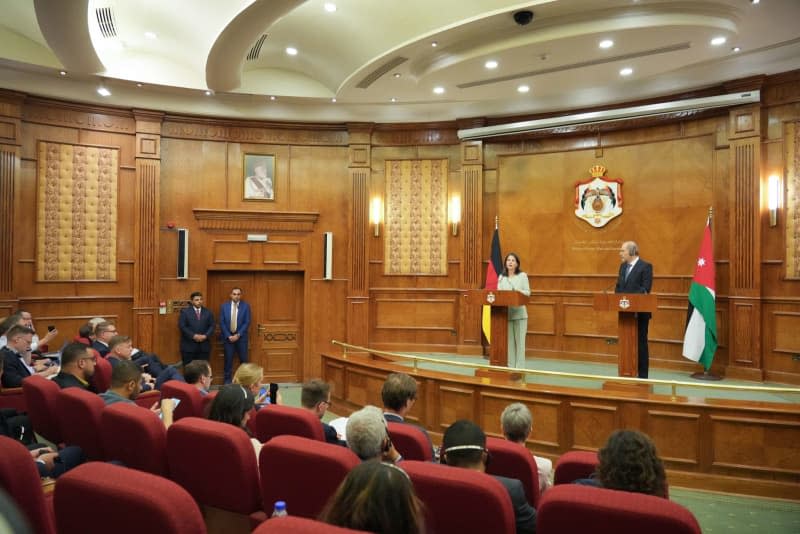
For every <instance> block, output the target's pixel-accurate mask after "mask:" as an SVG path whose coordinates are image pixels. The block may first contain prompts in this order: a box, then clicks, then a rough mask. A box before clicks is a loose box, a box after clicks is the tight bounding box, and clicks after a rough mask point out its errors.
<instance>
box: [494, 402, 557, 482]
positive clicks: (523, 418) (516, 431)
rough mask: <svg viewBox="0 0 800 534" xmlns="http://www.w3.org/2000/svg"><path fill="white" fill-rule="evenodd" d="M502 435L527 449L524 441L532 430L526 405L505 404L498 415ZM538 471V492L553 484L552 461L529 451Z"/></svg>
mask: <svg viewBox="0 0 800 534" xmlns="http://www.w3.org/2000/svg"><path fill="white" fill-rule="evenodd" d="M500 424H501V425H502V427H503V435H505V437H506V439H507V440H508V441H513V442H514V443H519V444H520V445H522V446H523V447H525V449H526V450H527V447H526V446H525V442H526V441H527V440H528V438H529V437H530V435H531V432H532V431H533V416H532V415H531V411H530V410H529V409H528V407H527V406H525V405H524V404H522V403H521V402H515V403H513V404H509V405H508V406H506V408H505V410H503V413H502V414H501V415H500ZM531 455H532V456H533V459H534V461H535V462H536V467H537V469H538V471H539V494H542V493H543V492H544V491H545V490H546V489H547V488H549V487H552V486H553V462H552V461H551V460H549V459H548V458H540V457H539V456H536V455H535V454H533V453H531Z"/></svg>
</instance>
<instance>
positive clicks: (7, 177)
mask: <svg viewBox="0 0 800 534" xmlns="http://www.w3.org/2000/svg"><path fill="white" fill-rule="evenodd" d="M18 154H19V150H18V149H17V148H16V147H12V146H7V145H0V228H3V229H4V230H3V232H1V233H0V295H7V294H10V293H11V292H12V288H13V286H14V252H15V251H14V239H13V237H14V230H15V228H14V182H15V181H16V179H17V174H18V169H19V156H18Z"/></svg>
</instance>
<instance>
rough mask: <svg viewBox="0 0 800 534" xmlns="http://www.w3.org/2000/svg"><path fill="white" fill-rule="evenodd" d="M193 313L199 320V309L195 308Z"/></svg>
mask: <svg viewBox="0 0 800 534" xmlns="http://www.w3.org/2000/svg"><path fill="white" fill-rule="evenodd" d="M194 313H195V314H197V318H198V319H200V308H195V309H194Z"/></svg>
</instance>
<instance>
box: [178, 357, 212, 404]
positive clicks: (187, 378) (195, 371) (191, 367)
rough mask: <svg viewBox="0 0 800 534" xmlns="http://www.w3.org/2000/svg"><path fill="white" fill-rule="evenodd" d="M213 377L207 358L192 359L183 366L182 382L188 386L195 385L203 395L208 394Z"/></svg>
mask: <svg viewBox="0 0 800 534" xmlns="http://www.w3.org/2000/svg"><path fill="white" fill-rule="evenodd" d="M213 378H214V377H213V376H212V375H211V365H210V364H209V363H208V360H192V361H191V362H189V363H187V364H186V365H184V366H183V380H184V382H186V383H187V384H189V385H190V386H195V387H196V388H197V390H198V391H199V392H200V395H202V396H203V397H205V396H206V395H208V390H209V389H211V381H212V380H213Z"/></svg>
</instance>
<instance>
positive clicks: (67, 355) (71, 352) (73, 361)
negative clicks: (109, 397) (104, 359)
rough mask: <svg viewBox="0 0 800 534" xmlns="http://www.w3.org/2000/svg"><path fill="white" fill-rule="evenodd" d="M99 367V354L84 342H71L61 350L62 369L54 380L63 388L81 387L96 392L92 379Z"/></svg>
mask: <svg viewBox="0 0 800 534" xmlns="http://www.w3.org/2000/svg"><path fill="white" fill-rule="evenodd" d="M96 367H97V356H96V355H95V354H93V353H92V352H91V350H90V349H89V348H87V347H86V345H84V344H83V343H70V344H69V345H67V346H66V347H64V350H62V351H61V371H60V372H59V373H58V374H57V375H56V376H55V377H54V378H53V382H55V383H56V384H58V387H60V388H61V389H66V388H80V389H84V390H86V391H92V392H94V393H101V392H96V391H94V389H93V387H92V386H91V385H90V383H89V382H90V380H91V379H92V376H93V375H94V372H95V369H96Z"/></svg>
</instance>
